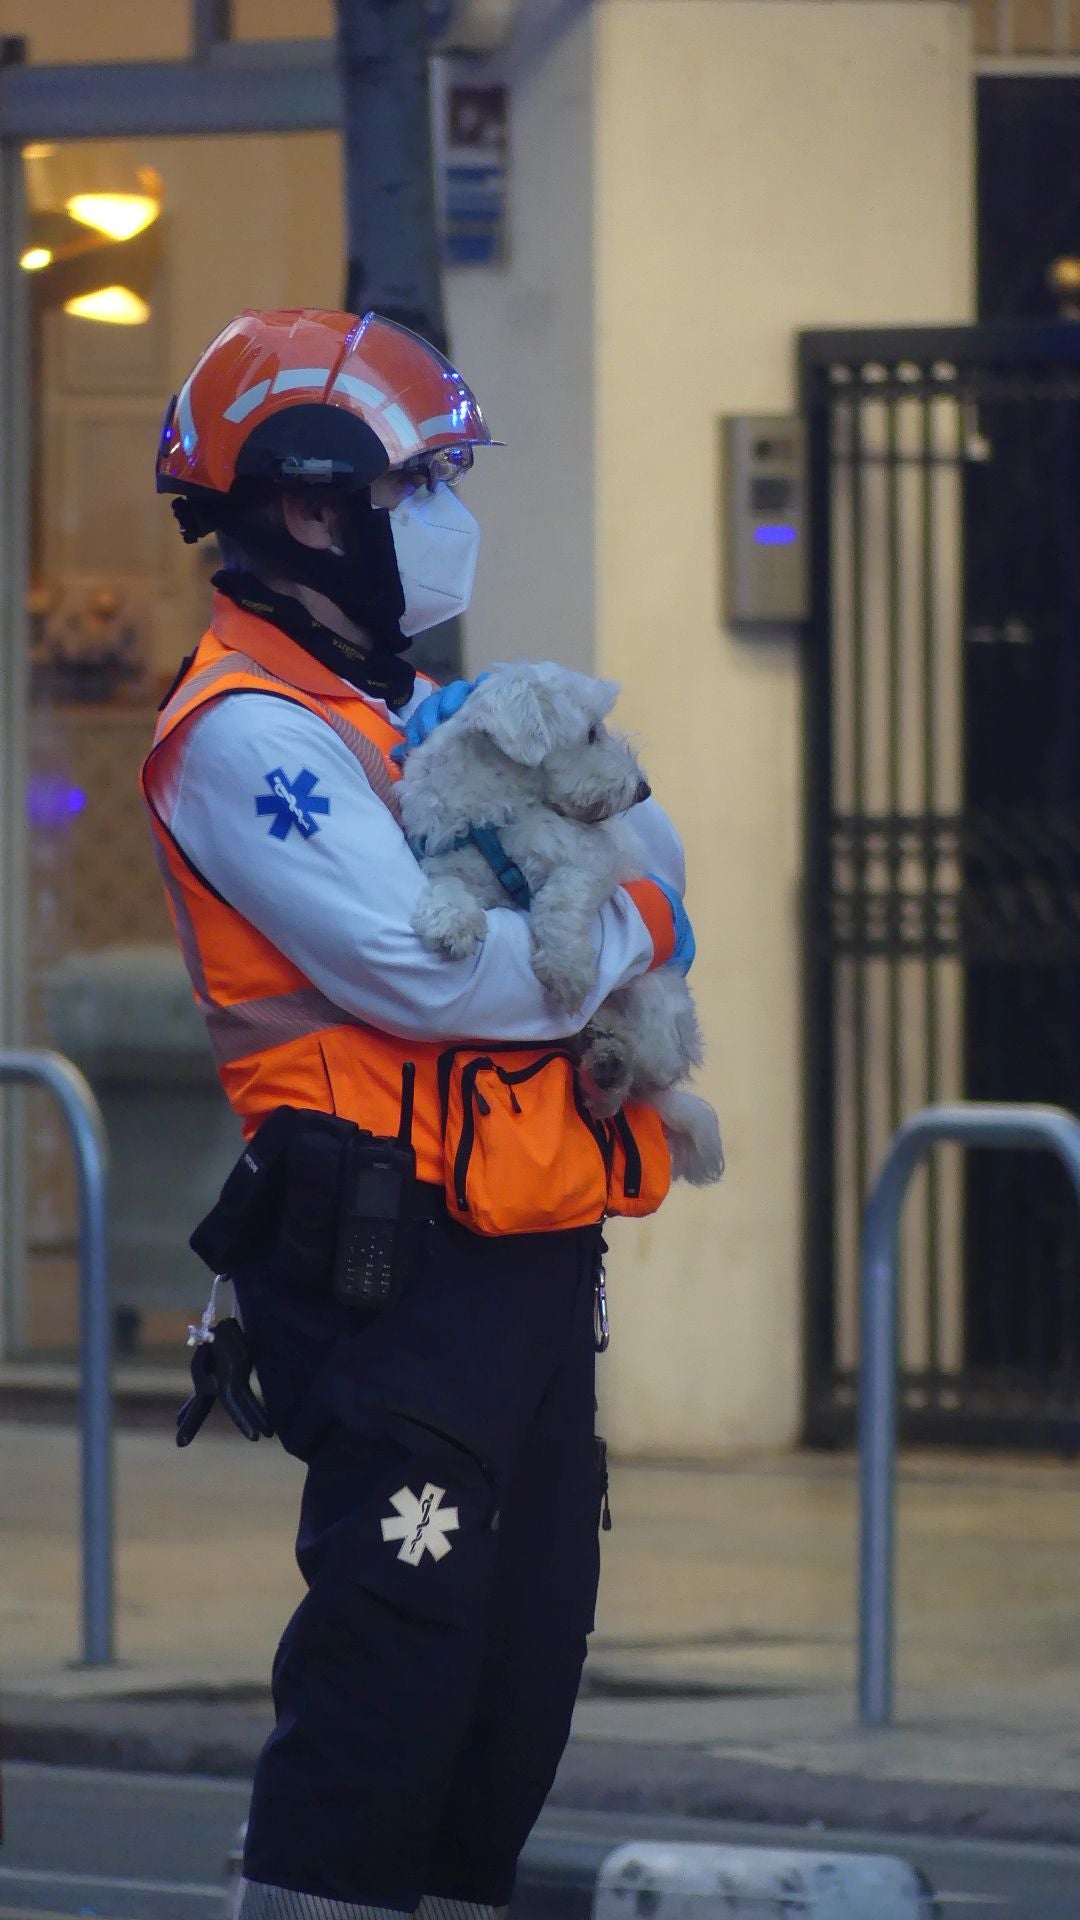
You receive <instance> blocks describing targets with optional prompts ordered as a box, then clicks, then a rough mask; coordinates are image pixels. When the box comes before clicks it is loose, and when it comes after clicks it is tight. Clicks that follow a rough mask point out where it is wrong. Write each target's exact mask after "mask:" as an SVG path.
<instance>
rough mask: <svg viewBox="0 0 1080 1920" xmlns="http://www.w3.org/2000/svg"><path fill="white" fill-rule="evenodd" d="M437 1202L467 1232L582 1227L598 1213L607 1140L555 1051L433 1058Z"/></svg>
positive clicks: (567, 1060) (456, 1052)
mask: <svg viewBox="0 0 1080 1920" xmlns="http://www.w3.org/2000/svg"><path fill="white" fill-rule="evenodd" d="M439 1086H440V1093H441V1096H442V1112H443V1145H444V1171H445V1189H446V1202H447V1206H448V1208H449V1210H450V1213H451V1215H452V1216H453V1218H454V1219H455V1220H458V1221H460V1222H461V1224H462V1226H466V1227H471V1228H472V1230H473V1232H474V1233H485V1234H488V1233H490V1234H504V1233H553V1232H558V1231H560V1230H564V1229H566V1228H569V1227H586V1226H592V1225H594V1224H596V1223H597V1222H599V1221H600V1220H602V1219H603V1217H604V1214H605V1212H606V1211H607V1207H608V1177H609V1171H610V1166H611V1150H612V1149H611V1137H610V1134H609V1132H608V1130H607V1128H606V1127H605V1126H604V1125H603V1124H602V1123H600V1122H597V1121H594V1120H592V1119H591V1118H590V1117H589V1115H588V1113H587V1112H586V1110H585V1108H584V1106H583V1104H582V1102H581V1097H580V1094H579V1092H578V1087H577V1080H576V1076H575V1071H574V1061H573V1056H572V1055H571V1054H570V1053H568V1052H567V1051H566V1049H565V1048H561V1047H552V1048H548V1049H546V1050H544V1051H538V1050H536V1049H526V1050H515V1049H508V1048H498V1049H495V1048H492V1049H490V1050H489V1051H488V1052H486V1053H485V1052H478V1051H477V1050H476V1048H475V1046H474V1047H468V1048H464V1047H463V1048H451V1049H450V1050H449V1051H448V1052H446V1053H444V1054H443V1055H442V1057H441V1059H440V1062H439Z"/></svg>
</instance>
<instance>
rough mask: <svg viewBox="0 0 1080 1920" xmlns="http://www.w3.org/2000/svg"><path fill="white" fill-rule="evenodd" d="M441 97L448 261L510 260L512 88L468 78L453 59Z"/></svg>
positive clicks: (489, 263)
mask: <svg viewBox="0 0 1080 1920" xmlns="http://www.w3.org/2000/svg"><path fill="white" fill-rule="evenodd" d="M436 64H437V67H438V68H441V69H442V72H441V74H440V82H441V84H439V85H438V88H437V93H436V99H437V130H438V139H437V148H438V180H439V212H440V218H441V229H442V255H443V262H444V265H446V266H448V267H497V266H503V265H505V262H506V252H507V245H506V146H507V107H508V100H507V94H508V90H507V88H506V87H505V86H502V85H501V84H497V83H491V84H488V83H479V82H477V81H476V80H475V79H469V78H462V77H460V76H461V69H460V67H457V66H455V65H453V64H451V62H449V61H439V62H437V63H436Z"/></svg>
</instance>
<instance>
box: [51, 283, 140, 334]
mask: <svg viewBox="0 0 1080 1920" xmlns="http://www.w3.org/2000/svg"><path fill="white" fill-rule="evenodd" d="M64 312H65V313H71V314H74V316H75V318H76V319H78V320H107V321H109V322H110V324H111V325H112V326H114V327H141V326H142V324H143V322H144V321H145V320H149V318H150V308H149V306H148V305H147V303H146V301H145V300H141V299H140V298H139V295H138V294H137V293H133V292H132V290H131V288H130V287H98V288H97V290H96V291H95V292H94V293H79V294H76V295H75V298H74V299H73V300H65V301H64Z"/></svg>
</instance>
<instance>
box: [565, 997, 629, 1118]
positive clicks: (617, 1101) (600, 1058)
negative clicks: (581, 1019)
mask: <svg viewBox="0 0 1080 1920" xmlns="http://www.w3.org/2000/svg"><path fill="white" fill-rule="evenodd" d="M582 1040H583V1041H584V1050H583V1052H582V1055H581V1059H580V1061H579V1062H578V1079H579V1082H580V1085H581V1091H582V1094H583V1096H584V1100H585V1105H586V1106H587V1107H588V1109H589V1112H590V1113H591V1114H593V1115H594V1117H595V1118H596V1119H597V1120H609V1119H610V1118H611V1116H612V1114H613V1113H618V1111H619V1108H620V1107H621V1106H622V1104H623V1102H624V1101H625V1099H626V1097H627V1095H628V1094H629V1092H630V1078H631V1072H632V1068H633V1057H632V1054H631V1051H630V1047H629V1045H628V1043H627V1037H626V1034H625V1033H624V1032H623V1031H622V1029H621V1028H619V1029H614V1028H611V1027H606V1026H604V1025H602V1024H600V1023H597V1022H593V1021H590V1023H589V1025H588V1026H587V1027H586V1029H585V1031H584V1033H583V1034H582Z"/></svg>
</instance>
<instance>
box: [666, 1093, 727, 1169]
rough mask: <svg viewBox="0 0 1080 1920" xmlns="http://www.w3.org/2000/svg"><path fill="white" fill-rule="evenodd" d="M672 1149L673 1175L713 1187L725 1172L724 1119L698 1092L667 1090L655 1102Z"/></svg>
mask: <svg viewBox="0 0 1080 1920" xmlns="http://www.w3.org/2000/svg"><path fill="white" fill-rule="evenodd" d="M655 1105H656V1110H657V1112H658V1113H659V1115H660V1118H661V1120H662V1121H663V1123H664V1132H665V1133H666V1135H667V1141H668V1146H669V1148H670V1150H671V1177H672V1179H673V1180H686V1181H688V1182H689V1183H690V1185H691V1186H692V1187H709V1186H712V1185H713V1184H714V1183H715V1182H716V1181H717V1180H719V1178H720V1176H721V1174H722V1173H723V1171H724V1147H723V1142H722V1140H721V1138H720V1122H719V1120H718V1119H717V1117H716V1114H715V1112H714V1110H713V1108H712V1107H710V1105H709V1103H708V1101H707V1100H701V1099H699V1097H698V1095H697V1094H696V1093H681V1092H675V1093H664V1094H661V1095H660V1098H659V1099H658V1100H657V1101H656V1102H655Z"/></svg>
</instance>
